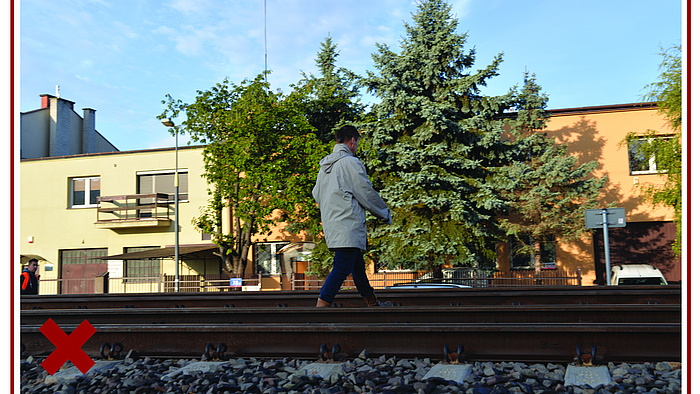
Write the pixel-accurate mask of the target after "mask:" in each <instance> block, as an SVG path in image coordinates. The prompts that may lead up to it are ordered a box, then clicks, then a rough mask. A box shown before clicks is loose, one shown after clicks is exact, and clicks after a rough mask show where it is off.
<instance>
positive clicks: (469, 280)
mask: <svg viewBox="0 0 700 394" xmlns="http://www.w3.org/2000/svg"><path fill="white" fill-rule="evenodd" d="M427 276H430V275H429V273H428V272H420V271H399V272H396V271H387V272H378V273H374V274H369V273H368V274H367V277H368V279H369V281H370V284H371V285H372V287H374V288H378V289H381V288H384V287H387V286H392V285H394V284H397V283H408V282H413V281H416V280H418V279H419V278H424V277H427ZM324 280H325V278H319V277H318V276H316V275H306V274H304V273H299V274H294V280H293V281H292V289H294V290H319V289H321V287H322V286H323V281H324ZM421 281H425V282H442V283H458V284H463V285H467V286H472V287H523V286H581V285H582V276H581V269H580V268H578V269H577V270H576V272H574V273H567V272H565V271H561V270H546V271H545V270H543V271H541V272H539V273H537V272H535V271H532V270H522V271H505V272H500V271H497V272H494V273H491V274H488V275H485V274H482V273H479V272H478V271H477V270H465V271H462V272H461V273H460V274H455V275H451V276H449V277H445V278H441V279H431V278H425V279H421ZM341 288H342V289H355V284H354V282H353V281H352V275H351V276H349V277H348V279H347V280H346V281H345V282H343V285H342V287H341Z"/></svg>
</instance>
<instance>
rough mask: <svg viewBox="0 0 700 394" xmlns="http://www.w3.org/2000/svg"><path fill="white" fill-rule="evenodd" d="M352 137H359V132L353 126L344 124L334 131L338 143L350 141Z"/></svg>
mask: <svg viewBox="0 0 700 394" xmlns="http://www.w3.org/2000/svg"><path fill="white" fill-rule="evenodd" d="M353 138H357V139H358V140H359V139H360V133H359V132H358V131H357V128H355V126H351V125H345V126H343V127H341V128H339V129H338V130H336V131H335V142H336V143H338V144H342V143H344V142H346V141H350V140H351V139H353Z"/></svg>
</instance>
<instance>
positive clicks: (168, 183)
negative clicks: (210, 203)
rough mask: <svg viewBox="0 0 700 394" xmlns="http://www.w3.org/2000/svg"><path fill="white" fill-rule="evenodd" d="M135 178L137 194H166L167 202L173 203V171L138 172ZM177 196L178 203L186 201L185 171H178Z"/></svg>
mask: <svg viewBox="0 0 700 394" xmlns="http://www.w3.org/2000/svg"><path fill="white" fill-rule="evenodd" d="M136 178H137V183H138V186H137V189H138V190H137V193H139V194H149V193H166V194H167V195H168V201H169V202H173V201H175V171H153V172H139V173H137V174H136ZM178 181H179V185H178V187H179V194H178V201H187V198H188V194H187V190H188V188H187V170H178Z"/></svg>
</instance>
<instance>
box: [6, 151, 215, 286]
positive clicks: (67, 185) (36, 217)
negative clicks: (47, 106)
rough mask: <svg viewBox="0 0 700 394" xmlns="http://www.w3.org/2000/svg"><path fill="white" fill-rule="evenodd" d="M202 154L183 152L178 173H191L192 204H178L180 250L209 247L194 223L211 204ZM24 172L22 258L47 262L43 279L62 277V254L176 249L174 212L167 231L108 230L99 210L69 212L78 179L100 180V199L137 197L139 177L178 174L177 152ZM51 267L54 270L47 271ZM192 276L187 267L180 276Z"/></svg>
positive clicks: (118, 155) (49, 161) (54, 161)
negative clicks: (182, 247)
mask: <svg viewBox="0 0 700 394" xmlns="http://www.w3.org/2000/svg"><path fill="white" fill-rule="evenodd" d="M201 151H202V149H201V148H190V147H188V148H181V149H179V151H178V156H179V165H178V167H179V169H187V171H188V189H189V190H188V193H189V194H188V200H186V201H182V202H180V203H179V209H180V215H179V216H180V220H179V222H180V245H195V244H207V243H210V242H209V241H202V234H201V233H200V232H199V231H198V230H197V229H196V228H195V227H194V226H193V225H192V222H191V220H192V218H193V217H194V216H196V215H198V214H199V208H200V207H201V206H204V205H205V204H206V200H207V186H206V182H205V180H204V179H203V178H202V177H201V174H202V172H203V163H202V158H201ZM19 168H20V174H19V175H20V176H19V186H20V188H19V192H20V229H19V238H20V254H21V255H22V256H23V258H22V263H25V262H26V261H27V260H28V259H29V258H31V257H37V258H39V259H40V260H44V261H41V262H40V268H39V271H38V274H40V275H41V279H56V278H57V277H58V275H59V270H60V267H59V264H58V263H59V251H60V250H68V249H86V248H108V255H114V254H120V253H124V248H125V247H139V246H172V245H174V244H175V238H174V213H173V212H172V211H171V216H170V217H171V219H172V222H171V224H170V226H168V227H158V228H148V227H147V228H124V229H105V228H98V227H97V225H96V221H97V209H96V208H94V207H87V208H71V206H70V202H71V180H72V179H73V178H82V177H100V195H101V196H114V195H125V194H135V193H136V192H137V174H138V173H139V172H145V171H173V170H174V169H175V150H174V149H161V150H145V151H136V152H134V151H132V152H115V153H106V154H92V155H79V156H69V157H51V158H41V159H32V160H24V161H22V162H21V163H20V166H19ZM172 205H174V204H171V206H172ZM171 209H172V207H171ZM163 261H164V265H165V266H164V267H163V269H164V272H166V273H170V274H172V273H173V272H174V265H173V262H172V260H171V259H170V260H168V259H164V260H163ZM47 265H48V267H47ZM51 265H52V266H53V270H47V268H49V269H50V268H51ZM190 271H191V270H189V269H188V268H187V267H185V269H184V271H183V272H181V274H182V275H186V274H188V273H190Z"/></svg>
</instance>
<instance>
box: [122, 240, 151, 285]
mask: <svg viewBox="0 0 700 394" xmlns="http://www.w3.org/2000/svg"><path fill="white" fill-rule="evenodd" d="M151 249H158V246H140V247H126V248H124V253H133V252H141V251H144V250H151ZM124 262H125V264H126V265H125V268H124V274H125V275H124V276H125V277H127V278H144V277H154V276H160V259H141V260H124Z"/></svg>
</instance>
